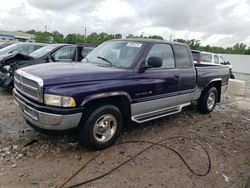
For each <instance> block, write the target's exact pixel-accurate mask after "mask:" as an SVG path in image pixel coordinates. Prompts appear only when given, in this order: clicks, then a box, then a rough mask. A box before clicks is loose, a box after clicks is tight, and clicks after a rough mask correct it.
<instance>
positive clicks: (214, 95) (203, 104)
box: [198, 87, 218, 114]
mask: <svg viewBox="0 0 250 188" xmlns="http://www.w3.org/2000/svg"><path fill="white" fill-rule="evenodd" d="M217 101H218V91H217V89H216V88H215V87H211V88H209V89H207V90H205V91H204V92H203V93H202V95H201V96H200V99H199V100H198V108H199V111H200V112H201V113H203V114H208V113H210V112H212V111H213V110H214V108H215V106H216V103H217Z"/></svg>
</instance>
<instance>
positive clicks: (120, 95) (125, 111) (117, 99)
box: [81, 92, 131, 122]
mask: <svg viewBox="0 0 250 188" xmlns="http://www.w3.org/2000/svg"><path fill="white" fill-rule="evenodd" d="M105 104H110V105H114V106H116V107H117V108H118V109H119V110H120V111H121V113H122V115H123V117H124V120H125V121H124V122H127V121H131V105H130V104H131V98H130V96H129V94H127V93H125V92H112V93H105V94H96V95H92V96H89V97H88V98H86V99H85V100H84V101H83V102H82V105H81V106H84V109H85V110H88V109H89V108H93V107H95V106H96V107H97V106H102V105H105Z"/></svg>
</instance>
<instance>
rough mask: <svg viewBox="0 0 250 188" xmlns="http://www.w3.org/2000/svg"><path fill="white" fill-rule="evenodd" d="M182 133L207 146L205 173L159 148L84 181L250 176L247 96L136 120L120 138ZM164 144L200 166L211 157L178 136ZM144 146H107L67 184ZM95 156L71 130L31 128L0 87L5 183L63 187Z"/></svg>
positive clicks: (182, 181) (172, 182) (215, 183)
mask: <svg viewBox="0 0 250 188" xmlns="http://www.w3.org/2000/svg"><path fill="white" fill-rule="evenodd" d="M247 97H249V96H248V95H247ZM177 135H178V136H186V137H189V138H193V139H196V140H197V141H199V142H200V143H202V144H203V146H204V147H205V148H206V150H207V151H208V153H209V155H210V157H211V171H210V173H209V174H208V175H206V176H205V177H199V176H196V175H194V174H192V173H191V172H190V171H189V170H188V169H187V167H186V166H185V165H184V163H183V162H182V161H181V159H180V158H179V157H178V156H177V155H176V154H175V153H173V152H172V151H170V150H166V149H164V148H162V147H159V146H157V147H153V148H152V149H151V150H149V151H147V152H145V153H143V154H142V155H140V156H139V157H138V158H136V159H135V160H132V161H130V162H129V163H128V164H126V165H124V166H123V167H121V168H119V169H118V170H117V171H115V172H113V173H111V174H110V175H108V176H106V177H105V178H102V179H100V180H98V181H95V182H92V183H90V184H87V185H85V186H86V187H102V188H103V187H171V188H172V187H219V188H223V187H234V188H237V187H241V188H242V187H244V185H245V183H246V181H247V179H248V177H249V176H250V98H243V97H235V96H229V95H225V97H223V102H222V103H221V104H220V105H218V106H217V107H216V110H215V111H214V112H213V113H211V114H210V115H201V114H200V113H199V112H198V111H197V109H196V108H195V107H194V106H191V107H188V108H186V109H185V110H184V111H183V112H182V113H180V114H177V115H173V116H170V117H166V118H162V119H160V120H156V121H152V122H149V123H145V124H142V125H137V124H134V125H133V126H131V127H130V128H127V129H126V131H125V132H124V133H123V134H122V135H121V137H120V138H119V139H118V141H117V143H119V142H123V141H129V140H146V141H155V142H157V141H159V140H161V139H164V138H167V137H172V136H177ZM165 145H167V146H171V147H172V148H174V149H176V150H178V151H179V152H180V154H181V155H182V156H183V157H184V158H185V160H186V161H187V163H188V164H189V165H190V166H191V168H192V169H194V170H195V172H198V173H204V172H205V171H206V170H207V167H208V162H207V158H206V155H205V153H204V152H203V151H202V150H201V147H199V146H198V145H196V144H195V143H194V142H191V141H189V140H186V139H174V140H171V141H168V142H167V143H165ZM147 146H149V145H148V144H132V143H131V144H125V145H121V146H114V147H111V148H109V149H106V150H104V151H102V152H101V154H100V155H99V157H98V158H97V159H96V160H94V161H93V162H92V163H90V164H89V165H88V166H87V167H86V168H85V169H84V170H82V171H81V172H80V173H79V174H78V175H77V176H76V177H75V178H74V179H73V180H71V181H70V182H69V183H68V184H67V186H70V185H73V184H75V183H78V182H81V181H84V180H87V179H89V178H92V177H94V176H98V175H100V174H103V173H105V172H107V171H108V170H110V169H111V168H113V167H114V166H116V165H118V164H120V163H122V162H123V161H125V160H126V159H128V158H129V157H131V156H133V155H134V154H135V153H138V152H139V151H141V150H142V149H143V148H146V147H147ZM95 154H96V152H90V151H86V150H85V149H84V148H82V147H80V146H79V145H78V143H77V140H76V138H75V135H74V133H72V134H68V135H60V136H58V135H57V136H47V135H42V134H40V133H38V132H36V131H34V130H33V129H31V128H30V127H29V126H27V125H26V124H25V123H24V121H23V120H22V118H21V116H20V114H19V113H18V111H17V109H16V107H15V105H14V103H13V101H12V96H11V94H9V93H6V92H0V182H1V184H0V187H25V188H26V187H58V186H59V185H61V184H62V183H63V182H64V181H65V180H66V179H67V178H68V177H69V176H70V175H72V174H73V173H74V172H76V171H77V170H78V169H79V168H80V167H81V166H82V165H83V164H84V163H85V162H87V161H88V159H90V158H91V157H93V156H94V155H95ZM83 187H84V186H83Z"/></svg>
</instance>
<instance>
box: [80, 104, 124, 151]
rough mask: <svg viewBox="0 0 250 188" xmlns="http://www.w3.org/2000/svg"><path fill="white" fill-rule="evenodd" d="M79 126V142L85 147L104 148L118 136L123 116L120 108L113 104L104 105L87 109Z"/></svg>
mask: <svg viewBox="0 0 250 188" xmlns="http://www.w3.org/2000/svg"><path fill="white" fill-rule="evenodd" d="M84 118H86V121H83V122H82V123H81V125H80V127H79V142H80V144H81V145H84V146H85V147H86V148H87V149H91V150H92V149H94V150H100V149H105V148H107V147H109V146H111V145H112V144H114V142H115V141H116V139H117V138H118V137H119V135H120V133H121V130H122V125H123V118H122V114H121V112H120V110H119V109H118V108H117V107H116V106H114V105H104V106H100V107H95V108H92V109H89V112H88V113H87V114H86V116H84V117H83V119H84Z"/></svg>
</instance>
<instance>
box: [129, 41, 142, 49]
mask: <svg viewBox="0 0 250 188" xmlns="http://www.w3.org/2000/svg"><path fill="white" fill-rule="evenodd" d="M127 46H129V47H135V48H140V47H141V46H142V44H140V43H135V42H129V43H128V44H127Z"/></svg>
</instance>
